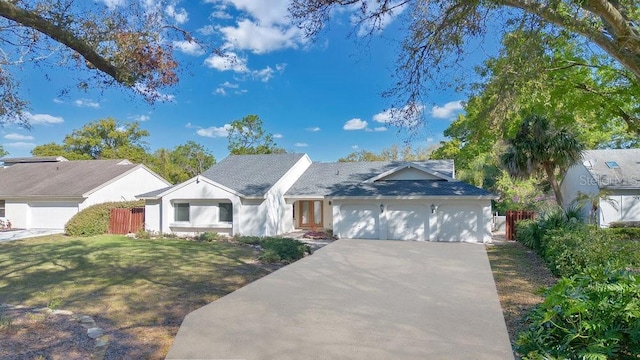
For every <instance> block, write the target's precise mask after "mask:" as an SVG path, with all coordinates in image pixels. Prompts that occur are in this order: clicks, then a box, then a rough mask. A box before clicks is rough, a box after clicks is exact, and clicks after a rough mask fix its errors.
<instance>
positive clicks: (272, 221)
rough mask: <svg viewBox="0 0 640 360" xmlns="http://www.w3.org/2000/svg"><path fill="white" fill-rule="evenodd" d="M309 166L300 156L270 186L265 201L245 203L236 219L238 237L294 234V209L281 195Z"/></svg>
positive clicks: (306, 157) (309, 161)
mask: <svg viewBox="0 0 640 360" xmlns="http://www.w3.org/2000/svg"><path fill="white" fill-rule="evenodd" d="M310 165H311V159H309V157H308V156H307V155H305V156H303V157H301V158H300V160H298V162H297V163H296V164H295V165H293V166H292V167H291V169H289V171H288V172H287V173H286V174H285V175H284V176H283V177H282V178H281V179H280V180H279V181H278V182H277V183H275V184H274V185H273V187H272V188H271V189H270V190H269V191H268V192H267V194H266V197H265V199H264V200H262V201H259V200H246V201H244V202H243V203H244V205H243V206H242V208H241V209H240V213H239V216H238V220H239V222H240V224H239V231H240V232H239V233H240V234H242V235H252V236H274V235H279V234H283V233H287V232H290V231H293V230H294V223H293V205H292V204H291V203H287V201H286V200H285V198H284V194H285V193H286V192H287V191H288V190H289V188H291V186H293V184H294V183H295V182H296V181H297V180H298V179H299V178H300V176H302V174H303V173H304V172H305V170H307V168H308V167H309V166H310Z"/></svg>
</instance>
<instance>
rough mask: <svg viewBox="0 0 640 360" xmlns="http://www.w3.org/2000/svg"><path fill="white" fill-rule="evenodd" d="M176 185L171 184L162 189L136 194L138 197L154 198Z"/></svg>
mask: <svg viewBox="0 0 640 360" xmlns="http://www.w3.org/2000/svg"><path fill="white" fill-rule="evenodd" d="M174 187H175V185H171V186H167V187H165V188H162V189H158V190H154V191H149V192H146V193H144V194H140V195H136V198H138V199H153V198H156V197H158V195H160V194H162V193H163V192H165V191H167V190H169V189H172V188H174Z"/></svg>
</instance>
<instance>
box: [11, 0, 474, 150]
mask: <svg viewBox="0 0 640 360" xmlns="http://www.w3.org/2000/svg"><path fill="white" fill-rule="evenodd" d="M102 1H103V2H104V3H105V4H106V5H107V6H111V7H117V6H126V1H124V0H102ZM145 1H149V0H145ZM164 12H165V13H166V14H167V15H168V16H169V17H170V18H172V19H173V21H174V22H175V23H176V24H177V25H179V26H181V27H183V28H186V29H189V30H190V31H192V34H193V36H194V37H195V38H197V39H198V41H199V42H200V43H202V44H206V45H210V46H211V47H214V46H217V47H219V48H220V49H222V50H223V51H224V52H225V53H226V54H227V57H224V58H223V57H219V56H217V55H214V54H213V53H212V51H211V49H210V48H202V47H200V46H198V45H197V44H194V43H187V42H175V43H174V46H175V48H176V56H177V59H178V61H179V62H180V65H181V68H182V69H183V71H182V72H181V77H180V83H179V85H178V86H176V87H174V88H169V89H164V90H163V91H164V94H165V96H166V100H167V101H165V102H161V103H160V102H159V103H156V104H154V105H149V104H147V103H145V102H144V101H143V100H142V99H141V98H139V97H136V96H135V95H132V94H131V93H130V92H128V91H124V90H122V89H118V88H112V89H107V90H100V91H98V90H95V91H94V90H89V91H80V90H76V89H75V88H73V87H72V88H71V91H69V92H68V93H67V94H65V95H64V96H60V90H61V89H62V88H63V87H64V86H65V85H67V86H68V85H69V78H71V79H73V74H72V73H71V72H69V70H66V69H64V68H56V67H54V66H51V67H47V66H39V67H33V66H29V65H26V66H25V67H24V70H23V71H22V72H20V73H16V75H17V76H18V79H19V80H20V81H21V82H22V90H23V94H24V96H25V98H26V99H28V100H29V101H30V110H29V112H30V113H29V115H30V117H31V124H32V128H31V130H26V129H23V128H20V127H17V126H12V125H11V126H5V127H4V128H0V144H2V146H3V147H4V148H5V150H7V151H9V152H10V155H9V156H28V155H29V154H30V150H31V149H32V148H33V147H34V146H36V145H40V144H45V143H49V142H58V143H60V142H62V140H63V138H64V136H65V135H66V134H69V133H70V132H71V131H72V130H73V129H77V128H80V127H82V125H84V124H86V123H87V122H90V121H95V120H98V119H101V118H105V117H113V118H115V119H117V120H118V121H121V122H131V121H134V120H136V121H140V124H141V127H142V128H144V129H147V130H148V131H149V132H150V137H149V138H147V142H148V143H149V148H150V150H151V151H153V150H156V149H158V148H161V147H164V148H173V147H175V146H176V145H179V144H183V143H185V142H187V141H189V140H193V141H195V142H198V143H200V144H202V145H204V146H205V147H206V148H208V149H209V150H210V151H211V152H212V153H213V154H214V155H215V157H216V159H218V160H220V159H222V158H224V157H226V156H227V154H228V151H227V139H226V129H225V126H226V124H229V123H230V122H231V121H233V120H236V119H240V118H242V117H244V116H246V115H249V114H256V115H258V116H260V118H261V119H262V121H263V124H264V128H265V129H266V130H267V131H268V132H270V133H272V134H274V136H275V138H276V139H275V140H276V142H277V144H278V145H279V146H281V147H283V148H285V149H287V150H288V151H295V152H306V153H308V154H309V155H310V157H311V158H312V159H313V160H314V161H335V160H337V159H338V158H340V157H343V156H346V155H347V154H349V153H350V152H352V151H357V150H363V149H365V150H370V151H376V152H378V151H380V150H381V149H383V148H386V147H390V146H392V145H393V144H399V145H402V144H403V142H404V141H405V140H407V138H408V133H407V132H406V131H404V130H402V129H399V128H396V127H393V126H389V125H388V124H387V123H386V121H387V119H388V116H387V113H385V109H387V108H388V106H389V101H388V100H385V99H383V98H382V97H381V95H380V94H381V92H383V91H385V90H387V89H389V87H390V86H391V85H392V83H393V78H392V75H393V73H392V70H393V68H394V64H395V61H396V59H397V54H398V52H397V49H398V47H399V43H398V42H399V40H401V38H402V32H401V29H400V27H401V24H400V21H397V19H396V18H393V17H389V18H388V19H387V21H386V25H387V26H386V28H385V30H384V31H383V32H382V33H380V34H378V35H379V36H376V37H375V38H373V39H372V40H371V41H368V40H367V39H362V38H359V36H358V29H356V30H355V32H353V26H352V24H351V23H350V16H351V15H352V14H350V13H349V11H348V10H345V11H343V12H340V13H338V14H336V17H335V19H334V20H333V21H332V23H331V24H330V27H329V28H328V29H327V30H325V31H323V32H322V33H321V34H320V36H319V37H318V38H317V39H316V40H315V41H310V40H308V39H305V38H304V37H303V36H302V33H301V31H300V30H298V29H297V28H296V27H294V26H292V25H291V23H290V22H289V20H288V19H287V1H286V0H261V1H256V0H199V1H188V2H187V1H181V2H180V1H173V2H171V3H169V4H168V5H167V4H166V3H165V4H164ZM397 15H399V14H397ZM365 30H366V29H365ZM350 33H351V34H352V35H351V36H350V37H349V36H348V35H349V34H350ZM230 58H235V59H236V61H234V62H229V59H230ZM471 66H472V65H470V68H471ZM429 96H430V97H429V98H425V99H424V118H425V120H426V122H425V124H426V125H425V126H424V127H423V128H422V129H420V130H419V133H418V134H417V136H414V137H413V138H412V145H413V146H414V147H425V146H428V145H431V144H434V143H437V142H438V141H440V140H442V131H443V130H444V129H445V128H446V127H447V126H448V125H449V124H450V123H451V121H452V120H453V119H454V118H455V117H456V116H457V114H458V113H460V112H461V111H462V106H461V101H464V100H465V97H464V96H463V95H462V94H459V93H456V92H454V91H450V92H443V91H432V92H430V93H429Z"/></svg>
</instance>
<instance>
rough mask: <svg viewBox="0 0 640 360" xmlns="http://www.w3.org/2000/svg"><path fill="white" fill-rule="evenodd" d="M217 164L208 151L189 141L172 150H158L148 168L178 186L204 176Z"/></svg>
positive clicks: (150, 160)
mask: <svg viewBox="0 0 640 360" xmlns="http://www.w3.org/2000/svg"><path fill="white" fill-rule="evenodd" d="M215 163H216V159H215V157H214V156H213V154H211V152H210V151H209V150H208V149H206V148H205V147H204V146H202V145H200V144H198V143H196V142H194V141H187V142H186V143H185V144H183V145H178V146H176V147H175V148H173V149H171V150H168V149H164V148H162V149H158V150H156V152H155V153H154V154H153V155H152V156H150V159H149V164H148V166H149V167H150V168H151V169H152V170H153V171H155V172H156V173H157V174H159V175H160V176H162V177H163V178H165V179H167V180H169V182H171V183H172V184H177V183H181V182H183V181H186V180H188V179H190V178H192V177H194V176H196V175H199V174H202V173H203V172H205V171H206V170H207V169H209V168H210V167H211V166H212V165H213V164H215Z"/></svg>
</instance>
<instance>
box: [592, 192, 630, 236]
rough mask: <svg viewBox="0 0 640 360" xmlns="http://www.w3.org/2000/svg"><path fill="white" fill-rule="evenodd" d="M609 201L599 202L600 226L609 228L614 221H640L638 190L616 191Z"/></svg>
mask: <svg viewBox="0 0 640 360" xmlns="http://www.w3.org/2000/svg"><path fill="white" fill-rule="evenodd" d="M609 199H610V201H606V200H600V214H599V215H600V226H602V227H609V223H611V222H614V221H640V190H635V191H633V190H627V191H623V190H618V191H615V192H613V193H612V194H611V195H609Z"/></svg>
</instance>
